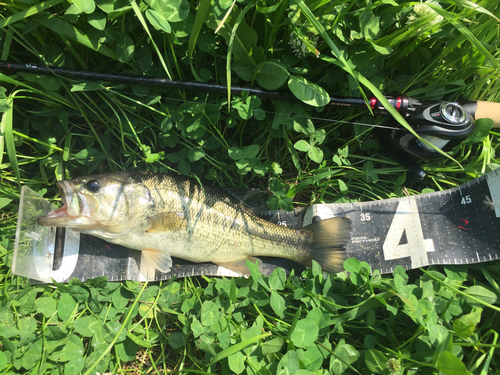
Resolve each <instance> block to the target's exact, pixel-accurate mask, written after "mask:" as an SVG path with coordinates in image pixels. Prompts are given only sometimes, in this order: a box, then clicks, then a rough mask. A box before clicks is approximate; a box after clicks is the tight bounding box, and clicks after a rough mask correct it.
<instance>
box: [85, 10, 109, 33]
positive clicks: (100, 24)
mask: <svg viewBox="0 0 500 375" xmlns="http://www.w3.org/2000/svg"><path fill="white" fill-rule="evenodd" d="M87 22H88V23H89V24H90V25H91V26H93V27H95V28H96V29H97V30H104V29H106V14H105V13H102V12H94V13H92V14H89V17H88V19H87Z"/></svg>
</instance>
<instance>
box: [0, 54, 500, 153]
mask: <svg viewBox="0 0 500 375" xmlns="http://www.w3.org/2000/svg"><path fill="white" fill-rule="evenodd" d="M0 70H6V71H11V72H14V73H34V74H44V75H58V76H61V77H68V78H76V79H81V80H90V81H105V82H106V81H110V82H120V83H128V84H141V85H148V86H160V87H165V88H170V89H181V90H191V91H203V92H213V93H220V94H226V93H227V91H228V87H227V86H224V85H218V84H208V83H203V82H184V81H174V80H169V79H166V78H152V77H143V76H137V75H129V74H120V75H118V74H109V73H101V72H95V71H88V70H76V69H68V68H57V67H46V66H38V65H35V64H18V63H9V62H0ZM231 92H233V93H235V94H242V93H243V92H247V93H248V94H251V95H256V96H258V97H262V98H269V99H280V100H295V99H296V98H295V97H294V96H293V95H291V94H290V93H287V92H281V91H266V90H261V89H257V88H253V87H234V86H232V87H231ZM385 98H386V99H387V100H388V101H389V103H390V104H391V105H392V106H393V107H394V108H395V109H396V110H397V111H398V112H399V113H401V115H403V117H404V118H405V120H406V121H407V122H408V124H409V125H410V126H411V127H412V128H413V130H414V131H415V132H416V133H417V134H418V135H419V136H420V137H421V138H423V139H425V140H426V141H428V142H430V143H431V144H433V145H434V146H436V147H437V148H438V149H441V150H443V151H449V150H451V149H452V148H453V147H455V146H456V145H458V144H459V143H460V142H462V141H463V140H464V139H465V138H467V136H468V135H469V134H470V133H471V132H472V131H473V129H474V120H477V119H480V118H491V119H493V121H494V122H495V127H500V104H498V103H489V102H484V101H472V102H464V103H457V102H450V101H432V102H420V101H419V100H417V99H414V98H411V97H409V96H407V95H403V94H401V95H392V96H385ZM329 105H333V106H342V107H356V108H365V109H367V108H368V107H370V108H371V109H372V110H373V111H374V112H376V113H378V114H382V115H388V114H389V113H388V111H387V110H386V108H385V107H384V106H383V105H382V103H381V102H380V101H379V100H377V99H376V98H371V99H370V100H369V101H368V103H367V102H366V101H365V100H364V99H361V98H351V97H330V102H329ZM401 130H403V131H401ZM386 136H387V138H388V139H387V140H388V142H389V143H390V144H391V145H392V146H394V147H396V148H398V149H400V150H403V151H404V152H406V153H409V154H410V155H412V156H413V157H414V158H417V159H429V158H434V157H439V156H441V154H440V153H439V152H438V151H436V150H435V149H433V148H432V147H430V146H428V145H427V144H425V143H424V142H421V141H420V140H419V139H418V138H417V137H415V135H414V134H412V133H411V132H409V131H405V130H404V129H402V128H401V127H398V128H395V129H392V130H390V132H389V133H388V134H387V132H386Z"/></svg>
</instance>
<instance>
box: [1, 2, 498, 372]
mask: <svg viewBox="0 0 500 375" xmlns="http://www.w3.org/2000/svg"><path fill="white" fill-rule="evenodd" d="M166 4H170V5H171V6H167V5H166ZM231 5H232V1H225V0H222V1H219V0H217V1H214V2H209V1H207V0H201V1H200V2H195V1H189V2H188V1H186V0H175V1H172V0H169V1H153V0H148V1H137V0H136V1H130V2H129V1H125V0H117V1H111V0H100V1H96V2H95V3H94V0H78V1H74V2H73V3H72V4H70V3H69V2H65V1H50V0H49V1H46V2H43V3H38V2H37V1H36V0H26V1H10V0H9V1H8V2H6V3H4V4H3V5H2V8H1V9H0V46H1V51H2V52H1V59H2V60H4V61H11V62H21V63H35V64H38V65H49V66H58V67H59V66H60V67H71V68H76V69H90V70H96V71H100V72H112V73H117V74H120V73H127V74H137V75H142V74H144V75H147V76H153V77H164V78H167V77H171V78H172V79H175V80H186V81H194V80H202V81H205V82H209V83H218V84H228V83H229V84H230V85H232V86H236V85H237V86H244V85H254V86H256V87H261V88H265V89H269V90H276V89H280V90H283V91H288V92H290V91H291V92H293V93H294V94H295V95H296V96H297V97H298V98H300V100H299V99H297V100H296V101H295V102H294V101H277V100H267V99H259V98H255V97H252V96H248V95H243V96H241V97H237V96H234V95H230V96H228V95H218V94H207V93H202V92H188V91H181V90H168V89H162V88H158V87H146V86H140V85H126V84H118V83H116V82H115V83H110V82H99V83H88V82H87V83H85V82H80V81H76V80H74V79H70V78H65V77H57V76H36V75H33V74H26V73H19V74H16V73H13V72H3V73H2V74H0V86H1V87H2V88H0V110H1V111H2V112H3V117H2V124H1V132H0V173H1V178H0V208H1V209H2V214H1V215H2V220H1V225H0V283H1V284H0V289H1V291H2V293H1V294H0V338H1V341H0V371H1V372H2V373H6V374H28V373H33V374H34V373H44V374H45V373H46V374H78V373H80V372H81V373H84V374H94V373H96V372H99V373H101V374H102V373H104V372H106V371H109V372H111V373H119V374H136V373H137V374H153V373H165V372H169V373H170V372H173V373H198V374H204V373H217V374H226V373H245V374H274V373H279V374H281V373H287V374H288V373H289V374H292V373H294V374H296V375H306V374H311V373H317V374H342V373H362V374H369V373H381V374H413V373H415V374H434V373H435V374H438V373H443V374H467V373H469V372H470V373H473V374H487V373H492V374H493V373H498V372H500V363H499V359H498V358H499V356H498V353H495V350H497V351H498V347H499V346H500V344H499V343H498V333H497V332H498V331H499V330H500V327H499V323H498V322H499V309H500V307H499V304H498V296H499V293H500V289H499V286H498V282H499V280H500V268H499V265H498V263H488V264H481V265H477V266H469V267H453V266H447V267H438V266H435V267H428V268H426V269H422V270H415V271H408V272H405V271H404V270H403V269H402V268H397V269H396V270H395V272H394V274H393V275H383V276H381V275H380V274H379V273H377V272H376V271H375V270H373V271H374V272H371V271H372V270H370V269H369V268H368V267H367V265H366V264H360V263H359V262H356V261H355V260H350V261H348V262H347V263H346V269H347V270H348V271H349V272H350V274H349V276H348V275H347V274H345V273H342V274H339V275H337V276H333V275H331V276H329V277H328V278H324V277H323V276H322V274H321V272H320V269H319V268H318V267H317V266H315V267H313V269H312V270H308V271H307V272H306V273H305V274H304V275H291V276H289V277H286V276H285V275H284V274H283V272H281V271H276V272H275V273H273V274H272V275H271V276H270V277H267V276H262V275H260V274H259V273H258V272H257V271H255V270H254V271H253V273H252V277H251V278H249V279H243V278H241V279H224V278H208V277H200V278H186V279H180V280H171V281H168V282H162V283H149V284H138V283H134V282H123V283H116V282H107V280H105V279H96V280H90V281H88V282H86V283H81V282H79V281H77V280H72V281H71V282H70V283H69V284H67V285H66V284H64V285H63V284H51V285H32V284H30V283H29V281H28V280H26V279H24V278H21V277H17V276H14V275H12V274H11V269H10V265H11V259H12V251H13V237H14V233H15V227H16V220H17V210H18V203H19V201H18V200H19V194H20V185H21V184H25V185H28V186H30V187H31V188H32V189H34V190H35V191H37V192H39V193H41V194H45V196H46V197H48V198H50V199H53V198H54V197H56V194H57V192H56V189H55V187H54V184H55V181H56V180H59V179H62V178H71V177H75V176H77V175H87V174H94V173H101V172H108V171H115V170H121V169H135V168H143V169H150V170H153V171H158V172H169V173H181V174H187V175H193V176H195V177H197V178H198V179H200V181H202V182H203V183H204V184H213V185H217V186H247V187H257V188H261V189H265V190H268V191H269V192H270V194H271V197H270V199H269V203H270V204H271V205H272V208H273V209H278V208H290V207H291V206H292V204H293V205H294V206H299V205H309V204H311V203H319V202H348V201H367V200H379V199H386V198H393V197H400V196H403V195H404V194H405V192H409V193H410V194H418V193H420V192H421V191H424V192H428V191H437V190H443V189H447V188H450V187H454V186H457V185H460V184H461V183H464V182H467V181H470V180H471V179H473V178H476V177H478V176H480V175H482V174H484V173H486V172H488V171H490V170H493V169H495V168H497V167H498V163H499V158H498V156H497V155H496V151H495V150H496V148H497V147H498V145H499V141H498V135H499V133H498V132H497V131H496V130H495V131H490V132H489V133H485V134H483V135H482V136H480V137H476V138H475V139H473V140H471V141H469V142H464V143H463V144H462V145H461V146H459V147H457V148H455V149H454V150H453V151H451V152H450V156H452V157H453V158H454V160H453V159H449V158H444V157H443V158H441V159H436V160H431V161H422V162H421V163H420V164H421V166H422V168H423V169H424V170H425V171H426V173H427V178H426V179H425V181H424V184H423V186H421V188H420V189H419V190H418V191H417V190H411V189H410V190H408V189H404V188H403V181H404V175H405V170H404V168H403V167H401V166H400V165H399V164H397V163H396V162H394V160H392V159H391V158H390V156H388V155H387V154H385V153H384V150H383V149H384V147H383V146H381V142H380V141H381V140H380V138H379V134H378V132H377V129H376V128H374V127H373V126H366V125H353V124H350V123H346V121H352V122H355V123H364V124H368V125H377V124H380V123H382V120H383V119H382V118H380V117H376V116H372V115H371V114H369V113H366V111H360V110H356V109H344V108H340V109H339V108H333V107H328V106H327V107H323V105H324V103H325V100H326V93H328V94H330V95H331V96H340V95H344V96H355V97H362V96H363V95H367V96H368V95H370V91H372V92H373V94H375V95H377V96H380V95H381V93H382V94H391V93H395V92H398V93H405V94H407V95H409V96H412V97H416V98H419V99H420V100H439V99H447V100H457V99H459V98H460V97H463V98H465V99H467V100H485V101H491V102H499V101H500V94H499V92H500V90H499V89H500V83H499V80H498V77H499V74H500V69H499V68H500V65H499V64H500V59H499V34H498V18H497V17H500V6H499V5H498V2H497V0H482V1H476V2H473V1H468V0H460V1H458V0H455V1H452V0H450V1H443V2H442V3H440V5H441V7H439V6H438V5H436V4H434V5H433V4H431V7H425V6H422V5H421V4H420V3H419V2H394V1H390V0H385V1H382V0H379V1H376V0H372V1H368V0H367V1H363V0H360V1H340V0H337V1H330V2H323V1H309V0H308V1H301V0H298V1H291V2H287V1H275V0H271V1H265V0H258V1H253V0H251V1H247V0H244V1H237V2H235V5H234V7H233V8H232V9H231V8H230V7H231ZM229 9H231V10H230V11H229ZM226 15H227V17H225V16H226ZM221 24H223V26H222V28H220V30H219V31H218V32H217V33H214V31H215V30H216V29H217V28H218V26H219V25H221ZM302 46H303V47H302ZM228 98H229V99H228ZM398 122H399V123H402V124H401V126H404V125H405V124H404V121H402V120H401V118H399V119H394V120H392V122H391V121H389V122H388V124H389V125H391V126H397V124H398ZM374 182H376V184H374ZM292 202H293V203H292ZM298 276H303V277H298ZM495 354H496V355H495Z"/></svg>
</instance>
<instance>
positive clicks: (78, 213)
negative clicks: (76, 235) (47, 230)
mask: <svg viewBox="0 0 500 375" xmlns="http://www.w3.org/2000/svg"><path fill="white" fill-rule="evenodd" d="M57 188H58V189H59V192H60V194H61V198H62V203H63V205H62V206H61V207H59V208H58V209H56V210H54V211H52V212H50V213H49V214H48V215H47V216H42V217H39V218H38V220H37V222H38V224H40V225H43V226H52V227H66V226H71V225H81V224H82V221H88V219H89V218H90V209H89V206H88V204H87V199H86V198H85V196H84V195H83V194H82V193H80V192H79V191H78V190H77V189H76V188H75V185H74V184H73V182H71V181H58V182H57ZM85 219H87V220H85Z"/></svg>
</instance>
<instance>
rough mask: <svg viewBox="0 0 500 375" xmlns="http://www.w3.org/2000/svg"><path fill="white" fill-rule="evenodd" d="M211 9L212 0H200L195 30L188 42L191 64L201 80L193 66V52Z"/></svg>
mask: <svg viewBox="0 0 500 375" xmlns="http://www.w3.org/2000/svg"><path fill="white" fill-rule="evenodd" d="M209 9H210V0H200V2H199V4H198V11H197V12H196V18H195V19H194V25H193V31H191V35H190V36H189V44H188V54H189V64H190V65H191V71H192V72H193V75H194V76H195V78H196V79H197V80H199V81H201V78H200V77H199V76H198V73H196V71H195V70H194V67H193V59H192V57H193V52H194V47H196V41H197V40H198V35H200V31H201V28H202V26H203V22H204V21H205V18H206V17H207V15H208V10H209Z"/></svg>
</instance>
